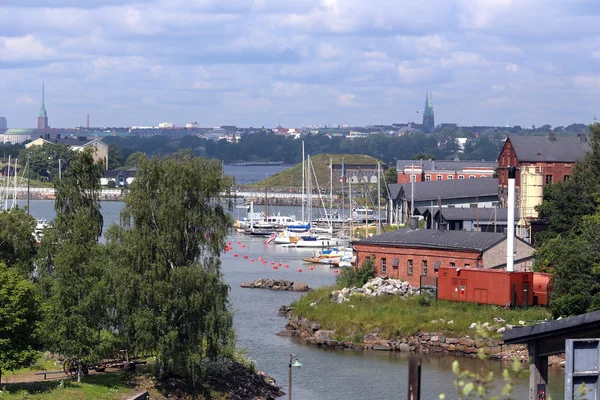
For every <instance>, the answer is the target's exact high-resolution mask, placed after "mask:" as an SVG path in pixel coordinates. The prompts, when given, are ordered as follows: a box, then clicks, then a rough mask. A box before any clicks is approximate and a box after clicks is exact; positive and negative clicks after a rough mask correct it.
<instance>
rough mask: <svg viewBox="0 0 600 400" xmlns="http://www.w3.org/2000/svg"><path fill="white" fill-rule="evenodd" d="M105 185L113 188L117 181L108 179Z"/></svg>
mask: <svg viewBox="0 0 600 400" xmlns="http://www.w3.org/2000/svg"><path fill="white" fill-rule="evenodd" d="M106 186H108V188H109V189H114V188H116V187H117V182H115V181H108V184H107V185H106Z"/></svg>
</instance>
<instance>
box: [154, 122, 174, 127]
mask: <svg viewBox="0 0 600 400" xmlns="http://www.w3.org/2000/svg"><path fill="white" fill-rule="evenodd" d="M174 126H175V125H173V123H172V122H160V123H159V124H158V128H159V129H168V128H173V127H174Z"/></svg>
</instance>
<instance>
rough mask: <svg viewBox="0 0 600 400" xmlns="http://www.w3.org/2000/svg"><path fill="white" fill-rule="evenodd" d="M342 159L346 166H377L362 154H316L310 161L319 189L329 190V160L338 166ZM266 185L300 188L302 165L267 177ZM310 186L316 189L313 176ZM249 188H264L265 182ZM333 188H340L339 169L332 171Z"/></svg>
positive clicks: (373, 159)
mask: <svg viewBox="0 0 600 400" xmlns="http://www.w3.org/2000/svg"><path fill="white" fill-rule="evenodd" d="M342 157H343V158H344V163H345V164H346V165H351V164H363V165H377V159H375V158H373V157H370V156H365V155H362V154H317V155H315V156H311V158H310V161H311V164H312V167H313V168H312V169H314V171H315V174H316V176H317V180H318V182H319V187H320V188H321V189H325V188H329V160H330V159H332V160H333V164H334V165H336V164H337V165H339V164H341V163H342ZM382 165H383V163H382ZM312 169H311V174H312ZM382 173H383V170H382ZM268 184H269V187H302V163H300V164H297V165H294V166H293V167H291V168H289V169H286V170H285V171H282V172H280V173H278V174H275V175H273V176H271V177H269V181H268ZM312 184H313V186H314V187H315V188H316V182H315V178H314V175H312ZM250 186H252V187H263V188H264V187H265V180H262V181H260V182H257V183H255V184H253V185H250ZM333 187H334V188H340V187H341V184H340V171H339V169H338V170H334V171H333Z"/></svg>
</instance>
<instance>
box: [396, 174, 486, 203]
mask: <svg viewBox="0 0 600 400" xmlns="http://www.w3.org/2000/svg"><path fill="white" fill-rule="evenodd" d="M410 186H411V184H410V183H404V184H399V183H393V184H391V185H389V189H390V195H391V197H392V199H399V196H402V194H404V196H403V197H405V198H407V199H410V196H411V187H410ZM414 196H415V197H414V200H415V201H437V200H438V199H463V198H468V197H473V198H474V197H476V196H479V197H484V196H498V180H497V179H494V178H474V179H454V180H450V181H430V182H415V183H414Z"/></svg>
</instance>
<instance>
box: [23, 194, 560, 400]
mask: <svg viewBox="0 0 600 400" xmlns="http://www.w3.org/2000/svg"><path fill="white" fill-rule="evenodd" d="M19 204H20V205H21V206H24V205H25V202H24V201H21V202H19ZM53 208H54V202H53V201H43V200H36V201H32V202H31V212H32V215H34V216H35V217H36V218H45V219H47V220H51V219H52V218H53V217H54V209H53ZM122 208H123V203H121V202H102V214H103V216H104V224H105V229H106V227H108V226H109V225H110V224H112V223H117V222H118V220H119V213H120V211H121V210H122ZM233 213H236V210H234V211H233ZM234 217H235V215H234ZM263 240H264V238H263V239H261V238H257V237H249V236H245V235H232V236H231V237H230V241H231V242H232V245H233V248H234V251H232V252H229V253H227V254H223V255H222V270H223V274H224V277H225V280H226V281H227V283H228V284H229V286H230V287H231V291H230V300H231V306H232V309H233V312H234V325H235V329H236V332H237V345H238V347H239V348H242V349H244V350H245V353H246V355H247V356H249V357H251V358H252V359H253V360H255V361H256V364H257V367H258V368H259V369H261V370H263V371H265V372H267V373H269V374H270V375H271V376H273V377H274V378H275V379H276V380H277V382H278V384H279V385H281V386H282V388H283V390H284V391H286V392H287V382H288V362H289V354H290V353H294V354H296V355H297V356H298V358H299V360H300V362H301V363H302V364H303V366H302V367H300V368H294V370H293V395H294V399H306V400H313V399H362V398H365V397H368V398H373V399H401V398H406V396H407V389H406V388H407V379H408V356H407V355H406V354H400V353H390V352H375V351H366V352H364V351H357V350H332V349H326V348H319V347H314V346H310V345H306V344H304V343H302V342H301V341H300V340H299V339H296V338H289V337H283V336H277V335H276V334H277V332H279V331H281V330H283V329H284V326H285V323H286V321H285V319H284V318H283V317H280V316H278V315H277V313H278V310H279V307H280V306H281V305H289V304H291V303H292V302H293V301H294V300H295V299H297V298H299V297H300V296H301V295H302V294H301V293H294V292H287V291H271V290H261V289H244V288H241V287H240V284H241V283H243V282H251V281H253V280H254V279H257V278H281V279H287V280H292V281H299V282H304V283H307V284H308V285H309V286H310V287H319V286H324V285H330V284H333V283H334V282H335V275H334V274H333V271H332V269H330V268H329V267H328V266H325V265H323V266H319V265H316V266H314V270H313V271H309V270H308V268H307V266H306V264H303V263H302V257H306V256H308V255H312V253H313V251H314V250H311V249H294V248H283V247H280V246H274V245H265V244H264V242H263ZM238 241H239V242H240V244H239V245H238V244H237V242H238ZM242 244H244V246H245V247H244V248H242ZM233 253H238V254H239V255H240V257H237V258H235V257H234V256H233ZM244 254H247V255H248V259H247V260H244V259H243V257H242V256H243V255H244ZM258 257H262V258H264V259H266V260H268V262H269V263H267V264H262V263H258V262H254V263H251V262H249V259H250V258H254V259H255V260H257V259H258ZM271 261H274V262H276V263H279V262H281V263H282V265H284V264H289V268H279V269H277V270H274V269H273V268H272V266H271V265H270V262H271ZM298 268H302V269H303V272H298ZM492 317H493V316H490V318H492ZM455 359H458V360H459V362H460V364H461V366H463V367H465V368H469V369H470V370H476V369H477V370H478V369H480V368H481V367H482V366H483V362H482V361H479V360H474V359H471V358H467V357H454V356H449V355H423V359H422V392H421V393H422V399H437V398H438V396H439V394H440V393H445V394H446V398H447V399H454V398H457V396H456V395H455V391H454V388H453V382H454V376H453V374H452V372H451V365H452V362H453V361H454V360H455ZM486 367H489V368H491V369H493V370H494V371H495V374H496V376H499V377H500V376H501V372H502V364H501V363H500V362H498V361H487V362H486ZM549 374H550V391H549V392H550V395H551V396H552V398H553V399H560V398H562V390H563V385H564V382H563V380H564V373H563V370H562V369H560V368H554V367H553V368H550V373H549ZM527 390H528V386H527V382H521V383H519V384H518V385H517V386H516V388H515V395H514V398H516V399H526V398H527Z"/></svg>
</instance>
